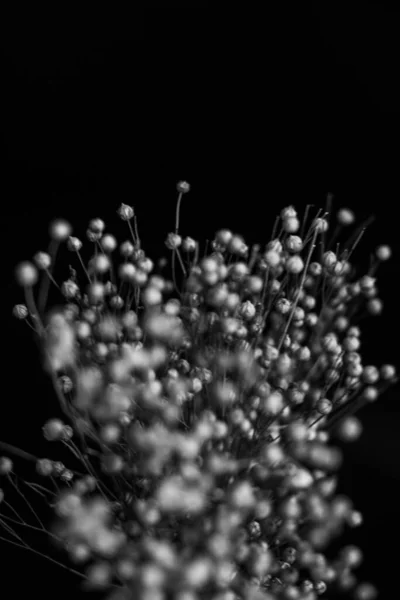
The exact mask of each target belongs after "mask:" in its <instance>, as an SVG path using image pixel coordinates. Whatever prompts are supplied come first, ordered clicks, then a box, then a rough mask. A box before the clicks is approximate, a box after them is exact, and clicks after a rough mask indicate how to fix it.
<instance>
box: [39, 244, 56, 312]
mask: <svg viewBox="0 0 400 600" xmlns="http://www.w3.org/2000/svg"><path fill="white" fill-rule="evenodd" d="M59 246H60V242H58V241H57V240H51V242H50V245H49V249H48V254H49V255H50V270H49V269H45V272H46V274H47V277H43V279H42V282H41V284H40V290H39V299H38V306H39V310H40V312H41V313H43V311H44V308H45V306H46V302H47V298H48V295H49V287H50V281H51V282H52V283H54V285H55V286H56V287H57V288H58V289H60V287H59V285H58V283H56V281H55V280H54V278H53V275H52V272H53V269H54V262H55V259H56V256H57V251H58V248H59Z"/></svg>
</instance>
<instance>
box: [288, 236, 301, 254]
mask: <svg viewBox="0 0 400 600" xmlns="http://www.w3.org/2000/svg"><path fill="white" fill-rule="evenodd" d="M285 246H286V249H287V250H289V252H301V250H302V249H303V240H302V239H301V237H299V236H298V235H289V236H288V238H287V239H286V242H285Z"/></svg>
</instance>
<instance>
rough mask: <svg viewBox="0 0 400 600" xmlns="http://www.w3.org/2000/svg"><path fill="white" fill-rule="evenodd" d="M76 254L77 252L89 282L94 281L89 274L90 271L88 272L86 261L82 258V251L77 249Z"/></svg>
mask: <svg viewBox="0 0 400 600" xmlns="http://www.w3.org/2000/svg"><path fill="white" fill-rule="evenodd" d="M76 254H77V256H78V259H79V262H80V263H81V266H82V269H83V271H84V273H85V275H86V277H87V278H88V281H89V283H92V280H91V279H90V275H89V273H88V272H87V269H86V267H85V263H84V262H83V260H82V256H81V253H80V252H79V250H77V251H76Z"/></svg>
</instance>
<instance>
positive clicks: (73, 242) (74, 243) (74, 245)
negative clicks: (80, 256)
mask: <svg viewBox="0 0 400 600" xmlns="http://www.w3.org/2000/svg"><path fill="white" fill-rule="evenodd" d="M67 248H68V250H70V251H71V252H79V250H80V249H81V248H82V242H81V240H79V239H78V238H77V237H73V236H69V238H68V241H67Z"/></svg>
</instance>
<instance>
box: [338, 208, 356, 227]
mask: <svg viewBox="0 0 400 600" xmlns="http://www.w3.org/2000/svg"><path fill="white" fill-rule="evenodd" d="M336 218H337V221H338V223H340V225H352V224H353V223H354V221H355V216H354V213H353V211H352V210H350V209H349V208H341V209H340V210H339V211H338V212H337V215H336Z"/></svg>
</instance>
